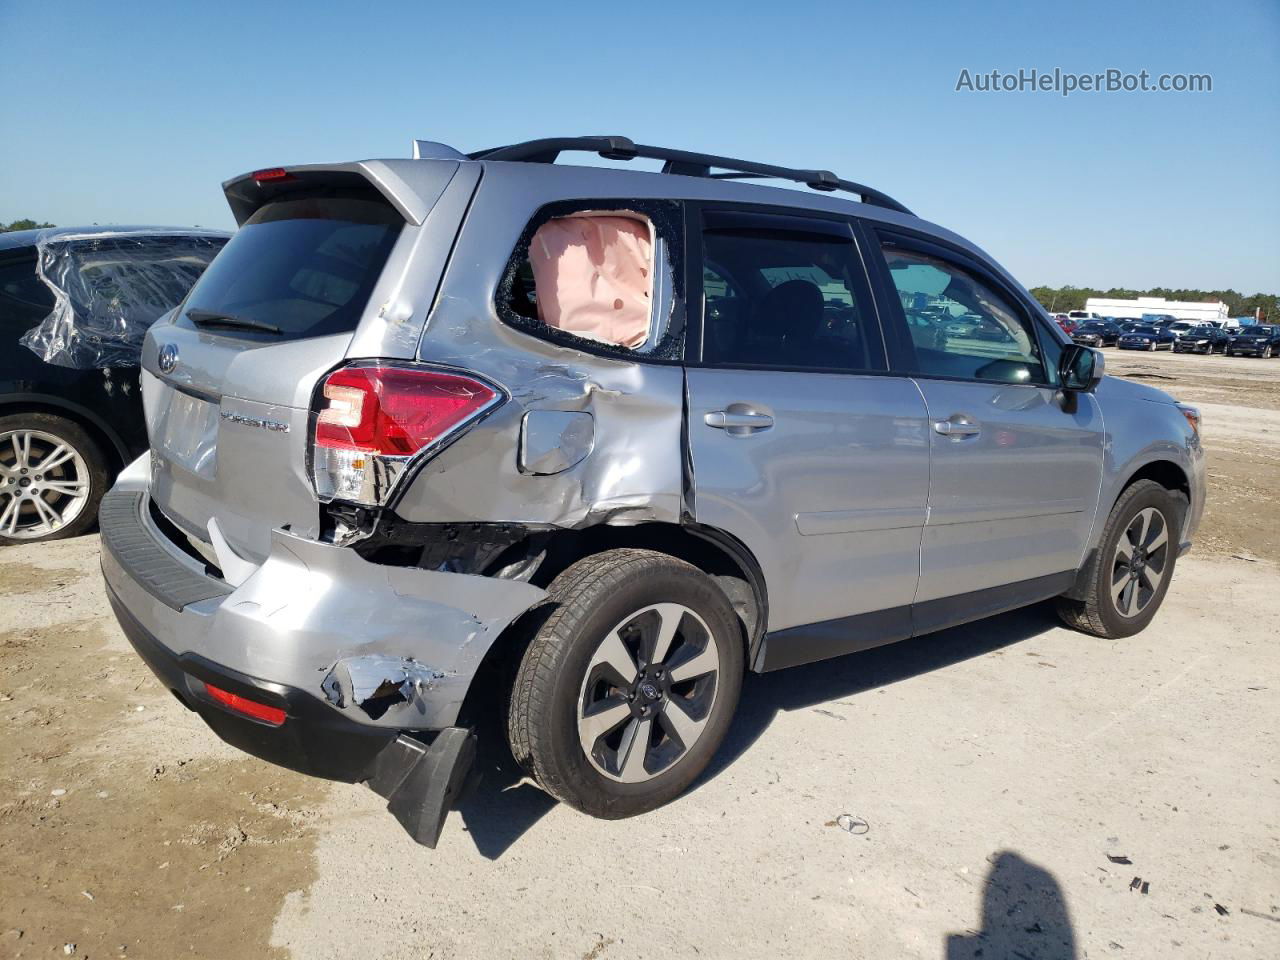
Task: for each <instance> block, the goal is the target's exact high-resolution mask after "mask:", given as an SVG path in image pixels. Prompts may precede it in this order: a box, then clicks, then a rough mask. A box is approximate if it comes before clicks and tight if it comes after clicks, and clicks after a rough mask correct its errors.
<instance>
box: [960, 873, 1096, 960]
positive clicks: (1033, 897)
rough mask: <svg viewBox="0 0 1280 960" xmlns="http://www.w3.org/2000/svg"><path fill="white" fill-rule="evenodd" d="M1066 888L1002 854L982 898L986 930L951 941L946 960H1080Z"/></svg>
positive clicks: (988, 875) (1047, 876)
mask: <svg viewBox="0 0 1280 960" xmlns="http://www.w3.org/2000/svg"><path fill="white" fill-rule="evenodd" d="M1076 956H1077V954H1076V938H1075V934H1074V932H1073V931H1072V929H1071V914H1070V912H1069V911H1068V910H1067V901H1066V898H1065V897H1063V895H1062V887H1061V886H1059V884H1058V881H1057V880H1056V879H1055V878H1054V876H1053V874H1052V873H1050V872H1049V871H1048V870H1046V869H1044V868H1043V867H1039V866H1036V865H1035V864H1034V863H1031V862H1030V861H1028V860H1024V859H1022V857H1020V856H1018V855H1017V854H1016V853H1011V852H1009V851H1008V850H1004V851H1001V852H1000V853H998V854H996V856H995V858H994V859H993V860H992V861H991V870H990V872H989V873H988V874H987V879H986V888H985V890H984V891H983V895H982V929H980V930H971V931H968V932H966V933H963V934H952V935H951V936H949V937H947V939H946V952H945V954H944V957H945V960H973V958H976V957H982V958H988V957H993V958H994V957H1010V958H1020V960H1075V958H1076Z"/></svg>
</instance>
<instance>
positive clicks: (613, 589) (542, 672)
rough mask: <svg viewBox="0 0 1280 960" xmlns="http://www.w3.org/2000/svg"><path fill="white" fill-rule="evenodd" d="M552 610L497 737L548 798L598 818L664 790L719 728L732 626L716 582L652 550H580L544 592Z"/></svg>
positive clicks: (737, 646)
mask: <svg viewBox="0 0 1280 960" xmlns="http://www.w3.org/2000/svg"><path fill="white" fill-rule="evenodd" d="M548 593H549V594H550V597H551V602H552V603H553V604H554V609H553V611H552V613H551V614H550V616H549V617H548V618H547V619H546V620H545V622H544V623H543V625H542V626H541V628H540V629H539V630H538V632H537V634H536V635H535V636H534V638H533V640H532V641H531V642H530V644H529V647H528V649H527V650H526V651H525V654H524V657H523V659H522V661H521V664H520V668H519V671H518V673H517V675H516V680H515V684H514V687H513V689H512V693H511V704H510V711H509V714H508V723H507V735H508V740H509V742H510V744H511V752H512V754H513V755H514V756H515V758H516V760H517V761H518V762H519V763H520V764H521V765H522V766H523V767H524V768H525V769H526V770H527V771H529V773H530V774H531V775H532V776H533V778H534V779H535V780H536V781H537V782H538V784H539V785H540V786H541V787H542V788H543V789H544V790H546V791H547V792H548V793H550V794H551V795H552V796H554V797H556V798H557V799H559V800H562V801H563V802H565V803H567V804H569V805H570V806H572V807H575V808H577V809H578V810H581V811H582V812H584V813H588V814H591V815H592V816H595V817H602V818H605V819H611V820H612V819H620V818H622V817H630V816H635V815H636V814H640V813H645V812H647V811H649V810H653V809H654V808H656V807H660V806H662V805H663V804H665V803H668V802H670V801H671V800H674V799H675V798H676V797H678V796H679V795H680V794H681V793H683V792H684V790H685V789H686V788H687V787H688V786H689V785H690V784H691V783H692V782H693V781H694V779H696V778H697V776H698V775H699V774H700V773H701V772H702V771H703V770H704V769H705V768H706V766H707V764H708V763H709V762H710V761H711V758H712V756H713V755H714V754H715V751H716V749H717V747H719V745H720V742H721V741H722V740H723V739H724V736H725V734H726V733H727V732H728V729H729V723H730V721H731V719H732V717H733V712H734V709H735V708H736V707H737V703H738V694H739V692H740V691H741V688H742V675H743V669H744V661H745V654H744V649H743V646H744V645H743V641H742V631H741V628H740V626H739V621H738V619H737V616H736V615H735V614H734V612H733V608H732V607H731V606H730V605H729V601H728V599H727V598H726V597H725V595H724V593H723V592H722V591H721V590H720V588H719V587H717V586H716V584H715V583H714V582H713V581H712V580H711V578H710V577H708V576H707V575H706V574H704V573H703V572H702V571H700V570H698V569H697V568H696V567H693V566H691V565H690V564H688V563H685V562H684V561H682V560H677V559H676V558H674V557H671V556H668V555H667V554H663V553H657V552H654V551H651V550H632V549H624V550H608V551H605V552H604V553H599V554H595V555H593V556H590V557H586V558H584V559H582V560H579V561H578V562H577V563H575V564H573V565H572V566H570V567H569V568H568V569H567V570H566V571H564V573H562V574H560V575H559V576H558V577H556V579H555V580H554V581H553V582H552V584H551V586H550V587H549V588H548Z"/></svg>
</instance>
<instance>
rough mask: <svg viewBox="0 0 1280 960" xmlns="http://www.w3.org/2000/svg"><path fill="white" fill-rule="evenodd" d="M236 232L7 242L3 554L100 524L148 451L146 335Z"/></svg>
mask: <svg viewBox="0 0 1280 960" xmlns="http://www.w3.org/2000/svg"><path fill="white" fill-rule="evenodd" d="M229 236H230V235H229V234H227V233H223V232H220V231H212V230H190V229H181V228H171V227H83V228H79V227H63V228H55V229H44V230H22V231H15V232H13V233H6V234H0V342H3V344H4V345H5V346H4V349H3V350H2V351H0V545H3V544H10V543H31V542H35V541H40V540H53V539H58V538H61V537H69V536H75V535H77V534H79V533H83V532H84V531H86V530H87V529H89V527H90V526H92V524H93V522H94V519H95V517H96V516H97V512H98V502H99V500H101V498H102V495H103V494H104V493H105V492H106V490H107V487H108V486H110V481H111V478H112V477H114V475H115V473H116V471H118V470H119V469H120V468H121V467H123V466H124V465H125V464H126V463H128V462H129V461H131V460H133V459H134V458H135V457H137V456H138V454H140V453H141V452H142V451H143V450H145V449H146V448H147V432H146V424H145V423H144V421H143V415H142V397H141V391H140V390H139V388H138V359H139V356H140V353H141V349H142V341H143V338H144V337H145V336H146V332H147V329H148V328H149V327H150V326H151V324H152V323H153V322H155V321H156V320H157V319H158V318H159V317H160V316H162V315H163V314H165V313H167V312H168V311H169V310H171V309H172V308H173V307H174V306H176V305H177V304H178V302H179V301H180V300H181V299H182V298H183V297H184V296H185V295H186V293H187V290H189V289H190V287H191V285H192V284H193V283H195V281H196V279H197V278H198V277H199V276H200V274H201V273H203V272H204V268H205V267H206V266H208V264H209V262H210V261H211V260H212V259H213V257H214V256H215V255H216V254H217V252H218V251H219V250H220V249H221V248H222V245H223V244H224V243H226V241H227V238H228V237H229Z"/></svg>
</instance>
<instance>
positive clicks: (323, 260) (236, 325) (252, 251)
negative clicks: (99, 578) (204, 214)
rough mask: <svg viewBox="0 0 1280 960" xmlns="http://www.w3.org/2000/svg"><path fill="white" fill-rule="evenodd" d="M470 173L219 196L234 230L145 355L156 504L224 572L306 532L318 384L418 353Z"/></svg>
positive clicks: (281, 184)
mask: <svg viewBox="0 0 1280 960" xmlns="http://www.w3.org/2000/svg"><path fill="white" fill-rule="evenodd" d="M474 167H475V165H472V164H460V163H457V162H453V161H368V162H365V163H359V164H347V165H342V166H338V167H297V168H289V169H285V170H272V171H260V172H259V173H258V174H255V175H251V176H248V177H241V178H238V179H236V180H233V181H229V182H228V183H227V184H225V185H224V188H225V189H226V192H227V196H228V199H229V201H230V202H231V206H232V209H233V211H234V212H235V213H236V217H237V220H238V221H239V222H240V229H239V231H238V232H237V233H236V235H235V236H234V237H233V238H232V239H231V241H230V242H229V243H228V244H227V246H226V248H225V249H224V250H223V251H222V253H220V254H219V255H218V257H217V258H216V259H215V260H214V262H213V263H212V264H211V265H210V267H209V269H208V270H207V271H206V272H205V274H204V275H203V277H202V278H201V279H200V281H199V282H198V283H197V284H196V285H195V287H193V289H192V291H191V293H190V294H189V295H188V297H187V300H186V301H185V302H184V303H183V304H182V305H181V306H179V308H178V309H177V311H175V313H174V314H173V315H172V317H171V318H170V319H168V320H164V321H161V322H160V323H158V324H157V325H156V326H155V327H153V328H152V329H151V331H150V333H149V334H148V337H147V343H146V346H145V348H144V351H143V367H144V372H143V398H144V404H145V408H146V417H147V427H148V431H149V434H150V439H151V447H152V453H151V471H152V485H151V497H152V503H153V505H154V507H155V508H156V509H157V510H158V511H159V512H160V513H161V514H163V518H164V519H167V520H168V521H169V522H171V523H173V524H174V525H175V526H176V527H177V528H178V529H179V530H180V531H181V532H182V533H184V534H186V535H187V536H188V537H189V538H191V539H193V540H194V541H196V546H197V548H201V552H203V553H205V554H206V556H208V555H209V551H211V552H212V553H214V554H216V555H217V557H218V561H219V565H220V566H222V567H223V569H224V570H226V569H227V567H228V566H232V567H234V566H236V565H237V562H238V561H237V558H238V559H239V561H248V562H249V563H257V562H260V561H262V560H263V559H265V558H266V556H267V553H268V551H269V549H270V541H271V531H272V529H273V528H276V527H288V528H289V529H291V530H292V531H293V532H295V533H298V534H300V535H302V536H315V535H316V534H317V532H318V529H319V504H318V501H317V498H316V495H315V492H314V489H313V487H312V482H311V477H310V472H309V462H308V458H309V455H310V435H311V431H312V404H313V396H314V393H315V388H316V384H317V382H318V381H319V380H320V378H322V377H323V376H324V375H325V374H326V373H327V372H328V371H330V370H332V369H333V368H334V367H336V366H338V365H339V364H341V363H342V362H343V361H344V360H345V359H347V358H352V357H361V358H364V357H392V358H411V357H412V356H413V354H414V351H415V349H416V345H417V342H418V339H419V338H420V336H421V332H422V327H423V324H424V322H425V318H426V313H427V311H428V309H429V308H430V304H431V300H432V298H433V297H434V295H435V291H436V288H437V285H438V283H439V278H440V275H441V272H442V271H443V267H444V263H445V260H446V258H447V256H448V251H449V249H450V245H451V244H452V241H453V238H454V236H455V235H456V232H457V230H458V227H459V223H460V220H461V217H462V215H463V211H465V209H466V204H467V201H468V200H469V199H470V196H471V194H472V192H473V191H474V188H475V184H476V182H477V180H478V176H479V174H478V171H476V170H475V169H474ZM228 551H230V552H231V553H232V554H233V555H234V556H230V557H229V556H228Z"/></svg>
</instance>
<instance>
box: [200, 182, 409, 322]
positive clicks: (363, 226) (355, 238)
mask: <svg viewBox="0 0 1280 960" xmlns="http://www.w3.org/2000/svg"><path fill="white" fill-rule="evenodd" d="M403 223H404V221H403V219H402V218H401V217H400V215H399V214H398V213H396V211H395V210H394V208H392V207H391V206H390V205H389V204H387V203H386V202H385V201H384V200H381V199H373V198H371V197H332V196H326V197H309V198H302V199H289V200H279V201H276V202H274V203H268V204H267V205H265V206H264V207H262V209H260V210H258V211H257V212H256V213H255V214H254V215H253V216H252V217H250V218H249V219H248V220H247V221H245V223H244V226H242V227H241V228H240V230H239V231H238V232H237V233H236V235H235V236H234V237H232V238H231V241H230V242H229V243H228V244H227V246H226V248H225V249H224V250H223V251H222V253H221V254H219V255H218V258H217V259H216V260H214V262H213V263H212V265H210V267H209V269H208V270H206V271H205V274H204V276H203V277H201V278H200V282H199V283H197V284H196V286H195V288H194V289H193V290H192V291H191V296H190V297H188V298H187V302H186V304H184V306H183V312H184V313H185V312H186V311H188V310H201V311H208V312H210V313H217V314H223V315H226V316H230V317H234V318H241V319H244V320H250V321H256V322H259V323H265V324H270V325H272V326H275V327H279V328H280V330H281V331H282V333H281V334H280V335H279V336H274V335H268V339H271V340H280V339H297V338H302V337H319V336H324V335H326V334H331V333H345V332H348V331H351V330H354V329H355V328H356V324H357V323H358V322H359V320H360V315H361V313H363V312H364V308H365V305H366V304H367V303H368V302H369V294H370V293H371V292H372V290H373V286H374V284H375V283H376V282H377V280H378V276H379V275H380V274H381V273H382V268H383V266H384V265H385V264H386V262H387V256H388V254H390V252H391V247H392V245H393V244H394V243H395V241H396V237H397V236H398V235H399V233H400V227H401V226H402V225H403ZM184 322H188V321H184ZM223 330H226V328H219V332H222V331H223ZM226 332H228V333H231V332H234V333H235V334H236V335H239V333H240V332H239V331H231V330H226ZM250 335H253V334H250Z"/></svg>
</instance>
